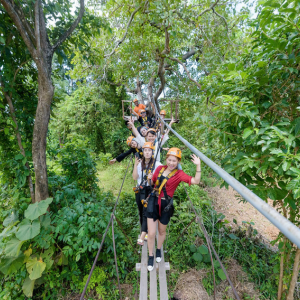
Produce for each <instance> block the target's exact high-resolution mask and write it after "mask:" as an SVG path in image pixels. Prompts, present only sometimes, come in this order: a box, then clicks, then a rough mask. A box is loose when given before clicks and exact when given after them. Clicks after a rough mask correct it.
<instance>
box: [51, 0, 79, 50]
mask: <svg viewBox="0 0 300 300" xmlns="http://www.w3.org/2000/svg"><path fill="white" fill-rule="evenodd" d="M83 14H84V0H80V10H79V14H78V17H77V19H76V20H75V21H74V22H73V24H72V25H71V27H70V28H69V29H68V30H67V31H66V32H65V33H64V34H63V35H62V36H61V37H60V38H59V39H58V40H57V41H56V43H54V46H53V47H52V49H53V50H52V51H53V52H54V51H55V50H56V49H57V48H58V47H59V46H60V45H61V44H62V43H63V42H64V41H65V40H66V39H67V38H68V37H69V36H70V35H71V34H72V32H73V31H74V29H75V28H76V27H77V25H78V24H79V22H80V21H81V19H82V17H83Z"/></svg>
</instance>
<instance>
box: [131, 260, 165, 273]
mask: <svg viewBox="0 0 300 300" xmlns="http://www.w3.org/2000/svg"><path fill="white" fill-rule="evenodd" d="M155 265H156V270H158V263H156V264H155ZM165 268H166V271H170V263H169V262H165ZM135 270H136V271H137V272H140V271H141V264H140V263H136V264H135Z"/></svg>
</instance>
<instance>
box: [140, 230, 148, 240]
mask: <svg viewBox="0 0 300 300" xmlns="http://www.w3.org/2000/svg"><path fill="white" fill-rule="evenodd" d="M146 234H147V232H145V231H142V234H141V236H140V239H141V240H144V239H145V236H146Z"/></svg>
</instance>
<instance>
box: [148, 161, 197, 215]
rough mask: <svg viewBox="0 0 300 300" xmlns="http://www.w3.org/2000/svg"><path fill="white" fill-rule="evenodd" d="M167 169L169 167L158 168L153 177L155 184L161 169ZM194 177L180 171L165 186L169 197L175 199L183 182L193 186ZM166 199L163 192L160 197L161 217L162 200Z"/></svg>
mask: <svg viewBox="0 0 300 300" xmlns="http://www.w3.org/2000/svg"><path fill="white" fill-rule="evenodd" d="M163 167H164V168H165V169H166V168H167V166H159V167H157V168H156V170H155V172H154V174H153V177H152V181H153V182H154V183H155V182H156V180H157V177H158V175H159V172H160V170H161V168H163ZM192 178H193V177H192V176H189V175H187V174H186V173H184V172H183V171H182V170H178V171H177V172H176V173H175V174H174V175H173V176H172V177H171V178H170V179H169V180H168V181H167V183H166V184H165V187H166V191H167V194H168V196H170V197H173V195H174V193H175V191H176V188H177V187H178V185H179V183H180V182H181V181H183V182H186V183H188V184H189V185H191V184H192ZM162 197H164V192H163V190H162V191H161V192H160V195H159V197H158V205H159V215H161V198H162Z"/></svg>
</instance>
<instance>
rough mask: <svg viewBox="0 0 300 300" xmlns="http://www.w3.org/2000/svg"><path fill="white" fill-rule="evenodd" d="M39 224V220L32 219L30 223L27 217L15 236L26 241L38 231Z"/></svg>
mask: <svg viewBox="0 0 300 300" xmlns="http://www.w3.org/2000/svg"><path fill="white" fill-rule="evenodd" d="M40 229H41V224H40V221H39V220H34V221H33V222H32V223H31V222H30V220H28V219H24V220H23V221H22V222H21V223H20V226H19V230H18V231H17V233H16V237H17V238H18V239H19V240H21V241H26V240H30V239H32V238H34V237H35V236H37V235H38V234H39V233H40Z"/></svg>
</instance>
